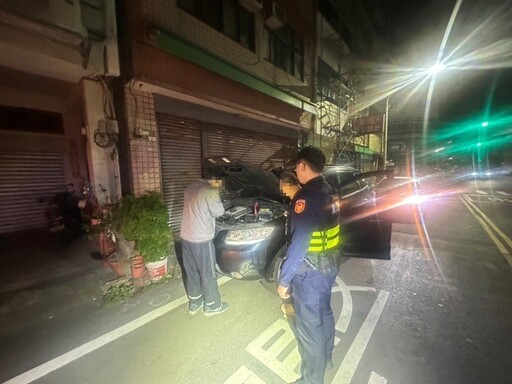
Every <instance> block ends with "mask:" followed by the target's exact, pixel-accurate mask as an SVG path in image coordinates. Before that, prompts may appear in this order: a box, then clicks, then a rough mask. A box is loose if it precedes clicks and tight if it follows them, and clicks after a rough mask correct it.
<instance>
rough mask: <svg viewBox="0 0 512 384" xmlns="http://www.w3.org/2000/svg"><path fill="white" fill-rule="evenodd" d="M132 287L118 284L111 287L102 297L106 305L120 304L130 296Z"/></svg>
mask: <svg viewBox="0 0 512 384" xmlns="http://www.w3.org/2000/svg"><path fill="white" fill-rule="evenodd" d="M132 294H133V287H132V286H131V285H128V284H119V285H113V286H111V287H110V288H109V289H108V291H107V292H105V294H104V295H103V300H104V301H105V302H106V303H121V302H123V301H124V300H126V299H127V298H128V297H130V296H132Z"/></svg>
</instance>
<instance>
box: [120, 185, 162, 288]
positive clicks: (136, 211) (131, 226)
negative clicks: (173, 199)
mask: <svg viewBox="0 0 512 384" xmlns="http://www.w3.org/2000/svg"><path fill="white" fill-rule="evenodd" d="M111 220H112V222H111V223H112V228H113V229H114V231H115V233H117V234H116V237H119V236H122V237H123V238H124V239H126V240H127V241H133V242H134V249H135V253H136V254H138V255H140V256H142V259H143V260H144V264H145V266H146V269H147V271H148V274H149V277H150V279H151V281H158V280H160V279H161V278H162V277H164V276H165V275H166V274H167V258H168V256H169V254H170V251H171V250H170V248H171V231H170V228H169V226H168V222H169V215H168V213H167V207H166V206H165V203H164V201H163V199H162V197H161V196H160V195H159V194H158V193H156V192H147V193H144V194H142V195H140V196H133V195H126V196H124V197H123V198H122V199H121V200H120V201H119V202H118V203H116V204H115V206H114V208H113V209H112V215H111ZM120 248H122V247H120ZM134 272H135V271H132V274H134V276H133V277H134V278H137V276H135V273H134Z"/></svg>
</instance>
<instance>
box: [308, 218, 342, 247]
mask: <svg viewBox="0 0 512 384" xmlns="http://www.w3.org/2000/svg"><path fill="white" fill-rule="evenodd" d="M339 243H340V225H339V224H338V225H336V226H335V227H332V228H330V229H327V230H325V231H316V232H313V234H312V235H311V240H310V241H309V248H308V252H323V251H328V250H329V249H333V248H335V247H336V246H337V245H338V244H339Z"/></svg>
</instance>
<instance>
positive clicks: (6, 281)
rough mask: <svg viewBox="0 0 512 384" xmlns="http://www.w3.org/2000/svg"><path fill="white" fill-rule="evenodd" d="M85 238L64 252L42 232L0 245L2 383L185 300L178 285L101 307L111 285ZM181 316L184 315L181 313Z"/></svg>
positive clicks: (108, 274)
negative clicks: (105, 287)
mask: <svg viewBox="0 0 512 384" xmlns="http://www.w3.org/2000/svg"><path fill="white" fill-rule="evenodd" d="M95 251H97V249H96V247H95V246H94V244H93V243H92V242H91V241H89V240H88V239H87V236H82V237H80V238H78V239H76V240H75V241H73V242H71V243H69V244H63V243H62V242H61V241H60V239H59V238H58V236H52V234H49V233H47V232H42V233H37V232H35V233H29V234H27V233H25V234H21V235H14V236H3V237H1V238H0V257H1V259H2V261H3V265H4V271H3V276H2V279H1V280H0V316H1V318H2V327H1V328H0V343H1V345H2V349H3V350H4V351H9V353H3V354H1V356H0V372H1V373H0V383H2V382H4V381H6V380H8V379H10V378H12V377H14V376H16V375H19V374H21V373H23V372H25V371H27V370H29V369H31V368H34V367H36V366H38V365H40V364H43V363H44V362H46V361H48V360H50V359H52V358H54V357H56V356H59V355H61V354H63V353H66V352H68V351H70V350H72V349H74V348H76V347H78V346H80V345H81V344H84V343H86V342H87V341H90V340H93V339H95V338H96V337H99V336H101V335H103V334H105V333H107V332H109V331H111V330H113V329H116V328H117V327H120V326H122V325H123V324H125V323H127V322H129V321H131V320H133V319H135V318H137V317H139V316H141V315H143V314H145V313H147V312H150V311H151V310H154V309H155V307H158V306H161V305H164V304H166V303H167V302H169V301H172V300H174V299H176V298H178V297H180V296H182V295H183V294H184V289H183V284H182V281H181V279H175V280H172V281H170V282H166V283H162V284H158V285H155V286H151V287H149V288H148V289H145V290H143V291H142V292H140V293H138V294H136V295H135V296H134V297H132V298H130V299H128V300H127V301H126V302H124V303H122V304H105V303H104V302H103V291H102V286H103V284H104V283H105V282H107V281H109V280H113V279H115V278H116V276H115V275H114V273H113V272H112V271H111V269H110V267H108V266H106V265H104V264H103V262H102V261H101V260H96V259H94V258H93V257H92V256H91V254H92V253H93V252H95ZM183 310H186V308H184V309H183Z"/></svg>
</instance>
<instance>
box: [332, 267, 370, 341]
mask: <svg viewBox="0 0 512 384" xmlns="http://www.w3.org/2000/svg"><path fill="white" fill-rule="evenodd" d="M336 283H337V284H338V286H337V287H333V288H332V290H331V292H333V293H334V292H341V296H342V300H343V305H342V307H341V314H340V317H338V320H337V321H336V330H338V331H340V332H342V333H345V332H347V329H348V324H349V323H350V319H351V318H352V295H351V294H350V291H367V292H376V289H375V288H372V287H358V286H347V285H346V284H345V283H344V282H343V280H341V278H340V277H339V276H336Z"/></svg>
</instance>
